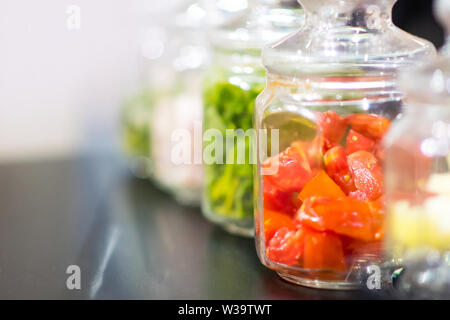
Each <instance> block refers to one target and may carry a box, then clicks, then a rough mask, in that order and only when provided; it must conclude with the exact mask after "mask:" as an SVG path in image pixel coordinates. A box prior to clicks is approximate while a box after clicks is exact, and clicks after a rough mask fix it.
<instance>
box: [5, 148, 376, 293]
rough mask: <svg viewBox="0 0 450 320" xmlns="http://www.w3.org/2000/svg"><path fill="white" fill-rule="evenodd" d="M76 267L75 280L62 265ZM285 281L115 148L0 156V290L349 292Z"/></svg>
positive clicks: (243, 242) (249, 245) (250, 247)
mask: <svg viewBox="0 0 450 320" xmlns="http://www.w3.org/2000/svg"><path fill="white" fill-rule="evenodd" d="M69 265H78V266H79V267H80V268H81V290H78V291H77V290H72V291H71V290H68V289H67V288H66V279H67V277H68V276H69V275H68V274H66V268H67V267H68V266H69ZM367 297H368V296H367V294H366V293H364V292H337V291H322V290H315V289H307V288H302V287H297V286H295V285H291V284H289V283H287V282H284V281H283V280H281V279H280V278H278V276H277V275H276V274H275V273H274V272H272V271H270V270H268V269H266V268H264V267H263V266H262V265H261V264H260V263H259V260H258V258H257V256H256V251H255V248H254V243H253V240H250V239H243V238H238V237H235V236H231V235H229V234H227V233H226V232H224V231H222V229H221V228H219V227H216V226H214V225H212V224H210V223H208V222H207V221H205V220H204V219H203V218H202V215H201V213H200V210H199V209H195V208H194V209H193V208H191V209H188V208H183V207H181V206H179V205H177V204H176V203H175V202H174V201H172V200H171V198H170V197H168V196H167V195H166V194H164V193H163V192H161V191H158V190H157V189H155V188H154V187H153V186H152V185H151V184H150V183H149V182H147V181H142V180H137V179H134V178H132V177H130V176H129V175H128V173H127V171H126V170H125V169H124V167H123V165H122V164H121V163H120V161H119V160H117V158H115V157H99V156H96V157H87V156H86V157H80V158H77V159H67V160H54V161H46V162H36V163H21V164H9V165H0V298H1V299H16V298H26V299H29V298H32V299H34V298H41V299H54V298H62V299H80V298H81V299H86V298H93V299H355V298H367Z"/></svg>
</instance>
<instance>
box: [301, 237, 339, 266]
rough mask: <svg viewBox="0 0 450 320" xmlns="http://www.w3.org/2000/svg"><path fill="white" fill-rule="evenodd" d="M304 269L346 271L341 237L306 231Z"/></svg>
mask: <svg viewBox="0 0 450 320" xmlns="http://www.w3.org/2000/svg"><path fill="white" fill-rule="evenodd" d="M303 267H304V268H307V269H316V270H338V271H343V270H346V269H347V267H346V264H345V256H344V250H343V247H342V241H341V239H340V238H339V236H337V235H334V234H331V233H327V232H316V231H313V230H305V252H304V257H303Z"/></svg>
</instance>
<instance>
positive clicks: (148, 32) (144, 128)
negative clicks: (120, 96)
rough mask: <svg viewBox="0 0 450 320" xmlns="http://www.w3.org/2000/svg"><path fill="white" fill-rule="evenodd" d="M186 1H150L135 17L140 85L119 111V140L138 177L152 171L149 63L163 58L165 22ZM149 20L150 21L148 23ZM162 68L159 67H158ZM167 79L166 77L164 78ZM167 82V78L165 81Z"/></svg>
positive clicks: (166, 63) (167, 62) (166, 68)
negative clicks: (138, 25) (138, 26)
mask: <svg viewBox="0 0 450 320" xmlns="http://www.w3.org/2000/svg"><path fill="white" fill-rule="evenodd" d="M182 1H183V2H186V0H176V1H173V2H171V4H170V5H169V6H159V5H155V4H153V5H152V6H151V8H146V7H142V6H141V7H139V10H140V11H139V12H143V13H141V14H140V15H139V17H138V20H143V21H142V22H141V25H142V27H141V34H140V35H139V49H140V55H139V68H140V76H141V79H140V85H139V87H138V88H137V90H136V92H135V93H134V94H133V95H132V96H131V97H130V98H128V99H127V100H126V101H125V103H124V105H123V108H122V112H121V119H120V121H121V142H122V146H123V151H124V154H125V156H126V157H127V162H128V166H129V168H130V170H131V172H132V173H133V174H134V175H135V176H136V177H138V178H149V177H150V175H151V172H152V160H151V149H152V148H151V144H150V143H151V141H150V139H149V137H150V122H151V119H152V110H153V105H154V103H155V95H154V92H153V91H155V89H152V87H151V84H152V83H151V78H150V77H149V75H151V66H153V64H154V61H155V60H162V58H163V57H165V56H167V55H163V53H164V51H165V49H166V47H167V44H168V41H167V38H168V26H167V22H166V21H172V20H171V19H173V16H174V15H175V13H176V12H177V11H178V10H179V6H180V4H181V3H182ZM148 21H150V22H151V23H150V24H149V23H148ZM160 66H164V70H162V75H166V74H170V72H168V71H169V70H170V59H165V60H164V63H162V64H160ZM160 71H161V70H160ZM164 79H167V77H164ZM168 82H170V81H168Z"/></svg>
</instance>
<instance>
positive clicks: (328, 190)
mask: <svg viewBox="0 0 450 320" xmlns="http://www.w3.org/2000/svg"><path fill="white" fill-rule="evenodd" d="M298 197H299V199H300V200H301V201H305V200H306V199H308V198H310V197H329V198H336V199H337V198H344V197H345V193H344V192H343V191H342V190H341V188H339V186H338V185H337V184H336V183H335V182H334V181H333V180H332V179H331V178H330V177H329V176H328V175H327V174H326V173H325V171H320V172H319V173H318V174H317V175H316V176H315V177H314V178H312V179H311V180H309V182H308V183H307V184H306V185H305V186H304V187H303V190H302V192H300V194H299V196H298Z"/></svg>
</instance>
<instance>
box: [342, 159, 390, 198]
mask: <svg viewBox="0 0 450 320" xmlns="http://www.w3.org/2000/svg"><path fill="white" fill-rule="evenodd" d="M347 162H348V166H349V168H350V172H351V173H352V176H353V179H354V181H355V186H356V188H357V189H358V190H359V191H361V192H363V193H365V194H366V196H367V199H369V200H376V199H378V198H379V197H381V196H382V195H383V189H384V182H383V170H382V168H381V165H380V164H379V161H378V160H377V158H376V157H375V156H374V155H373V154H371V153H370V152H367V151H357V152H355V153H352V154H351V155H349V156H348V157H347Z"/></svg>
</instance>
